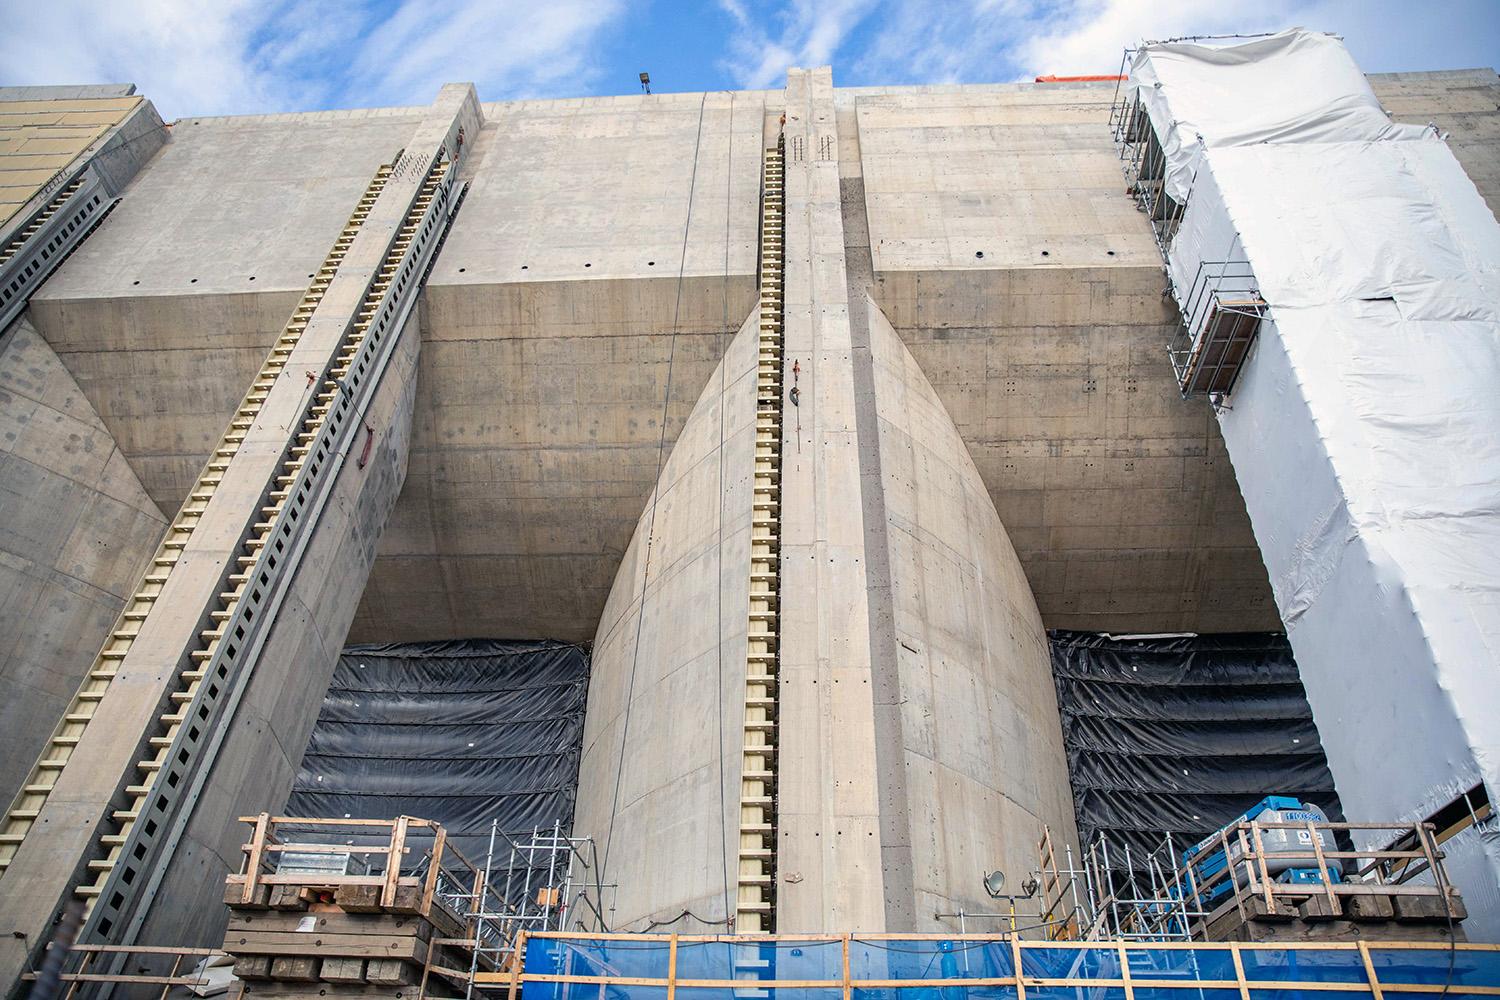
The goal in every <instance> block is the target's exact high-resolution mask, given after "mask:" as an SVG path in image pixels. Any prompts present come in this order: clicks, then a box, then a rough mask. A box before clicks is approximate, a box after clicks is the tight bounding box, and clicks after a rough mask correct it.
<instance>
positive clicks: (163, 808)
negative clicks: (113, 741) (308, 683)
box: [75, 158, 456, 943]
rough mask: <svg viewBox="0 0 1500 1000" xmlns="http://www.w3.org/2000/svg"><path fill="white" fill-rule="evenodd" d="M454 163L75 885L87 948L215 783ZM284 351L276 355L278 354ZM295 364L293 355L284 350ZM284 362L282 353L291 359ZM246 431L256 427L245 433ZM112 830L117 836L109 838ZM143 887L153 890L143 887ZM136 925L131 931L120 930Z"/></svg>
mask: <svg viewBox="0 0 1500 1000" xmlns="http://www.w3.org/2000/svg"><path fill="white" fill-rule="evenodd" d="M449 166H450V164H449V163H448V162H447V161H446V160H443V159H441V158H435V159H434V160H433V161H432V162H431V164H430V166H428V168H427V170H426V173H425V174H424V176H423V180H422V182H421V184H420V186H419V187H418V189H417V191H416V192H415V194H414V196H413V198H412V201H411V203H410V205H409V207H408V209H407V211H406V214H405V218H404V219H403V221H402V224H401V226H400V228H399V230H398V231H397V232H396V233H395V236H394V238H393V239H392V241H391V243H390V244H389V245H388V247H387V249H386V251H385V255H384V258H383V259H382V261H381V263H380V265H379V268H378V269H377V271H376V273H375V275H374V277H373V279H372V280H371V281H370V284H369V285H368V286H367V287H366V290H365V293H364V296H363V298H362V300H361V302H360V304H359V306H358V307H357V309H356V310H355V314H354V316H353V317H352V319H351V321H350V323H349V325H348V327H347V328H346V329H345V331H344V334H343V338H342V340H341V341H340V343H339V344H338V347H337V348H336V353H335V354H334V355H333V356H332V357H331V359H330V360H329V362H328V363H327V366H326V367H325V368H324V370H323V371H322V372H321V373H320V374H318V375H317V376H315V381H316V384H317V392H316V394H315V395H313V396H312V398H311V399H310V400H309V401H308V402H307V403H306V405H305V409H304V411H303V414H302V418H301V422H300V425H299V426H298V427H297V428H296V432H295V434H294V435H293V436H292V437H291V439H290V440H289V442H288V444H287V447H286V450H285V452H284V453H283V455H282V459H281V465H280V467H279V469H278V470H277V473H278V474H277V475H276V476H275V477H274V481H273V482H271V483H270V484H268V488H267V490H266V492H265V494H264V495H263V496H264V499H263V501H262V503H263V506H261V508H260V514H261V519H260V520H259V521H257V522H255V523H254V524H253V525H252V526H251V527H250V529H249V531H248V534H247V537H246V538H245V540H244V541H243V543H242V544H241V547H240V550H239V551H240V555H239V556H238V557H237V559H236V561H235V563H234V566H233V567H232V568H231V572H230V574H229V576H228V577H227V582H226V585H225V589H224V590H223V592H221V593H220V594H219V595H218V597H217V601H216V603H217V607H215V608H214V609H213V610H212V612H211V615H210V617H211V621H212V625H211V627H210V628H208V629H205V630H204V631H203V632H201V633H200V635H199V639H198V642H197V644H196V648H193V649H192V650H191V653H190V664H189V666H188V669H186V670H184V671H182V672H181V674H180V675H179V684H178V685H177V688H176V690H173V691H172V692H171V694H170V698H169V703H168V705H167V709H166V711H165V712H164V714H162V716H161V717H160V718H159V719H158V721H157V724H156V729H155V732H154V734H153V735H152V736H151V737H150V739H149V740H148V743H147V747H148V752H149V753H151V754H152V756H151V757H149V758H148V759H145V760H141V761H140V762H138V763H137V764H136V768H137V770H138V771H139V772H140V775H141V780H140V782H139V783H138V784H135V785H131V786H129V787H127V788H126V789H125V798H126V802H125V804H124V807H123V808H121V809H116V810H113V811H112V812H111V814H110V822H108V823H106V824H105V830H106V831H108V832H103V833H102V835H101V836H100V838H99V842H98V846H97V849H96V853H95V858H94V859H92V860H90V861H89V863H88V868H89V873H90V875H91V877H92V878H91V880H89V881H86V882H85V883H84V884H81V885H79V886H78V887H77V888H76V890H75V891H76V893H77V895H78V896H79V897H81V898H82V899H83V901H84V903H85V906H86V908H87V909H86V913H87V914H88V916H89V920H88V922H87V923H86V924H85V927H84V936H85V938H86V939H88V940H96V939H97V940H101V941H102V940H110V941H114V940H120V939H121V938H124V939H125V943H132V942H131V941H130V940H129V939H130V938H131V937H132V936H133V934H134V931H135V929H136V927H138V926H139V922H140V920H141V919H143V915H144V910H143V909H136V907H137V900H144V905H146V906H149V902H150V896H151V894H152V893H154V889H155V880H156V879H158V878H159V877H160V875H161V871H162V868H161V865H162V864H163V862H162V861H161V860H160V858H162V857H165V856H170V853H171V850H172V846H173V844H174V843H175V838H176V837H177V836H179V835H180V833H181V830H182V827H183V825H185V823H186V820H187V817H188V816H189V815H190V810H191V804H192V800H193V798H195V797H196V794H197V790H198V788H199V787H200V786H201V783H202V781H203V780H204V779H205V778H206V776H207V774H208V769H209V768H210V767H211V758H212V755H213V754H214V753H215V752H216V751H217V746H218V741H219V740H220V739H221V738H222V736H223V731H224V728H225V727H226V725H227V721H228V718H230V717H232V713H233V710H234V706H235V703H237V701H238V698H239V693H240V692H241V691H242V690H243V688H244V685H245V683H246V681H247V680H248V677H249V674H250V672H251V671H252V670H253V668H254V663H255V658H256V657H257V656H258V655H259V648H260V644H261V643H262V642H264V640H265V638H266V635H267V632H268V630H269V628H270V625H269V624H268V623H269V622H272V621H274V619H275V612H276V608H277V606H278V605H279V603H280V599H281V597H282V595H284V594H285V591H286V588H287V587H288V586H290V582H291V578H292V576H293V574H294V573H295V567H296V565H297V563H298V561H299V560H300V556H301V551H302V548H303V547H304V546H305V544H306V542H307V540H308V538H309V537H310V536H311V534H312V531H313V529H314V528H315V527H316V524H317V518H318V513H319V511H320V509H321V505H322V503H323V501H324V500H326V498H327V495H328V493H329V492H330V491H331V490H332V487H333V481H334V478H335V476H336V475H337V470H338V468H340V467H341V465H342V459H341V457H340V456H342V455H344V454H346V453H347V449H348V448H349V447H351V446H352V445H351V442H352V441H353V439H354V434H355V431H356V429H357V427H358V423H359V420H358V418H357V416H356V414H357V412H358V411H359V409H360V407H361V406H362V405H363V404H364V403H365V402H367V401H368V398H369V397H370V396H372V395H373V393H374V391H375V388H376V387H377V386H378V384H379V381H380V376H381V374H382V373H383V371H384V367H385V362H386V360H387V359H388V358H389V356H390V352H391V350H392V349H393V347H394V344H395V341H396V339H397V338H398V337H399V336H400V333H401V324H402V322H403V321H404V319H405V318H406V316H407V315H408V314H409V312H410V309H411V308H412V306H413V305H414V304H415V300H416V296H417V294H418V291H419V289H420V286H421V282H422V277H423V274H424V272H425V268H426V265H427V263H428V261H429V260H430V259H431V256H432V254H433V252H434V250H435V247H436V245H437V243H438V242H439V240H440V238H441V235H442V232H443V231H444V229H445V227H446V220H447V218H448V216H449V215H450V213H451V210H452V207H453V206H454V205H456V199H455V197H454V191H453V188H454V183H453V179H452V177H451V176H450V171H449ZM277 350H282V348H279V347H278V348H275V349H273V354H274V353H275V352H276V351H277ZM285 351H286V355H290V353H291V348H290V347H286V348H285ZM284 356H285V355H284ZM247 427H248V424H247ZM148 807H149V808H148ZM111 828H112V829H111ZM142 883H145V885H144V886H143V884H142ZM127 918H129V919H131V920H132V921H133V923H132V924H131V926H130V927H129V928H122V927H121V924H122V923H123V922H125V921H126V920H127Z"/></svg>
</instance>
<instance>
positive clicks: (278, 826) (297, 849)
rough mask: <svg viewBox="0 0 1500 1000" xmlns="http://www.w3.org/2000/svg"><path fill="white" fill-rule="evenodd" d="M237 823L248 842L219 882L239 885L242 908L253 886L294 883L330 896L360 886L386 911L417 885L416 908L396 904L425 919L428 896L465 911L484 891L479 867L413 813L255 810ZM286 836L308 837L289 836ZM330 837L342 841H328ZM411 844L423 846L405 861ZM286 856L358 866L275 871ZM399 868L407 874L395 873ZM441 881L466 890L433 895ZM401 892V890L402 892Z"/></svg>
mask: <svg viewBox="0 0 1500 1000" xmlns="http://www.w3.org/2000/svg"><path fill="white" fill-rule="evenodd" d="M240 822H242V823H248V824H250V825H251V827H252V830H251V834H250V840H249V841H248V842H247V843H245V844H243V845H241V847H240V850H241V852H242V853H243V854H244V859H243V861H242V863H241V866H240V870H239V872H238V873H236V874H232V875H230V876H228V878H227V879H226V880H225V881H226V883H227V884H228V885H230V886H239V887H240V896H239V903H240V904H241V905H250V904H253V903H255V902H256V901H257V900H256V895H257V893H258V891H259V890H260V888H261V887H266V886H277V885H284V886H295V887H297V888H299V889H308V890H311V891H314V892H329V893H332V892H337V891H338V890H339V889H340V888H342V887H346V886H365V887H369V888H373V889H378V890H379V895H378V897H377V898H376V899H374V900H372V901H371V902H372V903H373V904H375V905H378V906H380V907H382V908H386V909H390V908H394V907H396V906H397V902H398V901H397V897H398V895H400V896H402V897H403V899H402V902H403V903H404V904H409V903H410V900H411V893H412V892H414V891H416V890H420V892H419V894H418V895H417V898H416V903H415V906H414V907H412V906H410V905H404V906H403V909H413V911H414V912H416V913H418V914H419V915H421V916H424V917H425V916H427V915H429V914H430V913H431V912H432V904H433V900H434V899H435V898H436V899H439V900H440V901H443V900H442V897H443V896H449V897H450V899H449V901H447V905H448V906H449V908H450V909H452V908H453V902H455V901H458V900H464V901H467V902H468V904H469V908H470V910H471V911H474V910H477V908H478V902H479V900H480V899H481V898H482V894H483V893H484V892H485V889H486V886H485V872H484V868H483V867H481V866H479V865H476V864H475V863H474V862H472V861H470V860H469V859H468V858H466V857H464V856H463V854H462V853H460V852H459V850H458V849H457V848H456V847H454V846H453V845H451V844H449V843H448V834H447V831H445V830H444V829H443V827H442V826H441V825H440V824H438V823H436V822H433V821H432V820H426V819H417V818H416V817H414V816H399V817H397V818H396V819H394V820H382V819H321V818H309V817H300V816H272V815H270V814H268V813H261V814H260V815H259V816H241V817H240ZM292 836H302V837H304V838H308V839H304V840H293V839H290V838H291V837H292ZM336 837H342V838H344V839H345V841H346V842H345V843H334V842H333V840H334V838H336ZM356 841H357V842H356ZM413 842H416V843H418V844H422V842H425V845H423V846H422V847H419V850H420V851H421V855H420V856H419V857H418V858H417V859H415V860H414V861H413V862H412V863H408V859H407V856H408V855H409V854H411V853H412V845H413ZM288 854H302V855H317V856H327V857H329V859H330V860H333V859H335V858H339V857H343V858H350V859H358V860H359V867H361V868H362V869H364V870H363V871H360V872H349V871H347V870H346V871H344V872H341V873H340V872H333V871H311V870H307V869H299V870H296V871H282V870H281V869H282V868H283V865H282V864H281V861H282V860H283V859H285V857H286V856H287V855H288ZM403 871H407V872H409V874H402V873H403ZM418 872H420V874H417V873H418ZM440 879H441V880H442V881H443V882H445V883H448V884H451V885H454V886H462V887H464V889H465V890H467V891H466V892H464V893H461V894H459V893H451V894H450V893H443V894H441V895H439V893H438V887H439V880H440ZM403 889H405V890H407V892H405V893H403V892H401V890H403ZM454 915H455V916H459V917H462V916H464V915H465V913H464V912H463V911H461V910H455V914H454Z"/></svg>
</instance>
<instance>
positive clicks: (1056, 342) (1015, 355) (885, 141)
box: [844, 84, 1279, 631]
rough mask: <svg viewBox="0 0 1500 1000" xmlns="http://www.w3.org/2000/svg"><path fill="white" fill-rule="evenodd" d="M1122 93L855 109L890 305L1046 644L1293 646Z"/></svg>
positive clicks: (1011, 95)
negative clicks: (1032, 602) (1184, 338)
mask: <svg viewBox="0 0 1500 1000" xmlns="http://www.w3.org/2000/svg"><path fill="white" fill-rule="evenodd" d="M1112 88H1113V85H1112V84H1105V85H1055V84H1047V85H1020V86H1014V87H1010V88H1007V89H1005V90H1003V91H998V92H997V91H986V90H978V91H971V90H970V89H969V88H948V89H946V90H941V89H939V90H937V91H935V92H931V93H926V92H916V93H906V92H900V93H891V94H883V95H879V94H877V95H868V96H867V95H864V94H862V93H860V92H856V93H855V95H853V96H851V97H849V98H846V99H845V100H844V105H845V106H846V107H847V108H848V110H847V111H846V115H847V116H848V117H849V118H852V119H853V122H852V124H853V126H854V129H857V132H856V136H857V138H855V139H854V140H847V139H846V142H850V141H854V142H857V145H858V150H859V160H858V162H859V164H860V165H861V167H862V168H863V181H864V196H865V204H866V209H867V211H868V215H869V225H870V239H871V246H872V248H873V257H874V269H875V275H876V279H877V280H876V284H875V297H876V300H877V301H878V302H879V304H880V306H881V308H882V309H883V310H884V311H885V314H886V315H887V316H888V317H889V318H890V320H891V323H892V324H893V325H894V326H895V327H896V329H897V330H898V331H899V332H900V333H901V336H902V339H903V340H905V341H906V343H907V346H908V347H909V348H910V349H911V351H912V353H913V355H914V356H915V357H916V358H917V360H918V362H919V363H920V364H921V366H922V369H923V371H925V372H926V373H927V376H928V378H929V379H931V380H932V383H933V385H934V386H935V387H936V389H937V391H938V394H939V396H940V397H941V398H942V400H943V403H944V405H945V406H946V407H947V409H948V412H949V413H950V414H951V415H952V417H953V420H954V423H955V424H956V425H957V427H958V431H959V433H960V434H961V435H962V436H963V438H964V441H965V442H966V443H967V444H968V447H969V451H970V454H971V455H972V456H973V457H974V461H975V463H976V464H977V466H978V468H979V471H980V475H981V476H982V477H983V478H984V482H985V484H986V486H987V487H988V488H989V490H990V495H991V496H992V497H993V498H994V501H995V505H996V507H997V508H999V511H1000V517H1001V520H1003V521H1004V522H1005V526H1006V529H1007V530H1008V531H1009V532H1010V536H1011V539H1012V540H1013V541H1014V543H1015V546H1016V549H1017V551H1018V552H1019V553H1020V556H1021V561H1022V563H1023V565H1025V567H1026V571H1027V576H1028V577H1029V579H1030V580H1031V585H1032V588H1033V590H1034V591H1035V593H1036V597H1037V603H1038V604H1039V605H1040V606H1041V609H1042V616H1043V618H1044V619H1045V620H1046V621H1047V623H1048V625H1050V626H1055V627H1062V628H1082V629H1099V630H1114V631H1158V630H1192V631H1223V630H1232V629H1261V628H1277V627H1279V620H1278V618H1277V616H1276V609H1275V606H1274V604H1273V602H1272V600H1271V595H1270V588H1269V586H1268V584H1267V582H1266V576H1265V569H1264V567H1263V566H1262V564H1261V562H1260V555H1259V552H1258V550H1257V549H1256V547H1255V541H1254V538H1253V536H1252V535H1251V532H1250V526H1249V521H1248V519H1247V518H1246V516H1245V512H1244V503H1243V501H1242V500H1241V499H1240V496H1239V491H1238V488H1237V487H1236V485H1235V481H1234V475H1233V470H1232V469H1231V468H1230V465H1229V461H1228V459H1227V457H1226V456H1225V454H1224V446H1223V441H1222V439H1221V438H1220V436H1219V431H1218V428H1217V426H1216V425H1215V424H1214V421H1213V415H1212V412H1211V411H1210V410H1209V408H1208V406H1207V405H1205V404H1204V403H1203V402H1202V401H1201V400H1195V401H1190V402H1188V401H1183V400H1182V399H1180V398H1179V396H1178V393H1177V389H1176V384H1175V382H1174V380H1173V378H1172V373H1171V370H1170V368H1169V367H1168V365H1167V363H1166V345H1167V344H1168V343H1169V342H1170V339H1171V335H1172V331H1173V329H1174V328H1175V324H1176V322H1177V317H1176V312H1175V310H1174V309H1173V307H1172V304H1171V302H1170V300H1167V299H1164V298H1163V297H1162V291H1163V287H1164V286H1163V279H1162V274H1161V260H1160V257H1159V255H1158V254H1157V251H1156V247H1155V245H1154V244H1153V243H1152V242H1151V238H1150V231H1149V228H1148V226H1147V224H1146V221H1145V219H1144V218H1143V217H1142V216H1141V215H1140V214H1139V213H1137V212H1136V211H1135V208H1134V206H1133V204H1132V203H1131V202H1130V200H1129V199H1128V198H1126V197H1124V196H1123V193H1122V185H1123V181H1122V179H1121V174H1120V166H1119V160H1118V157H1117V156H1116V154H1115V151H1114V149H1113V147H1112V145H1111V143H1110V137H1109V132H1108V127H1107V119H1108V107H1109V101H1110V97H1111V95H1112V93H1113V89H1112Z"/></svg>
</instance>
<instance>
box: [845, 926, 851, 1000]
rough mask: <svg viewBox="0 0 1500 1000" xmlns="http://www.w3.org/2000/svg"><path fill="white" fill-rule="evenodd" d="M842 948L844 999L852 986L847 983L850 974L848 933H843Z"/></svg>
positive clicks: (846, 998)
mask: <svg viewBox="0 0 1500 1000" xmlns="http://www.w3.org/2000/svg"><path fill="white" fill-rule="evenodd" d="M843 950H844V1000H849V996H850V994H851V993H852V992H853V987H852V986H850V985H849V979H850V976H849V935H847V934H845V935H844V943H843Z"/></svg>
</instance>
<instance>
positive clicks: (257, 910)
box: [224, 881, 470, 1000]
mask: <svg viewBox="0 0 1500 1000" xmlns="http://www.w3.org/2000/svg"><path fill="white" fill-rule="evenodd" d="M224 895H225V902H226V903H227V904H228V905H229V910H230V915H229V926H228V929H227V930H226V931H225V934H224V951H225V952H227V953H228V954H230V955H231V956H233V957H234V960H235V961H234V973H235V975H236V976H237V977H239V978H240V979H241V980H242V981H244V983H245V993H246V995H250V996H258V997H267V998H270V997H277V998H300V997H308V998H321V1000H335V998H339V997H385V998H389V1000H411V998H414V997H416V996H417V994H418V987H419V985H422V982H423V979H424V976H423V970H424V969H425V968H426V967H427V966H428V965H429V964H431V965H433V966H437V967H439V968H441V969H444V970H446V969H462V970H468V968H469V964H470V958H469V953H468V951H467V950H465V949H461V948H459V947H458V946H457V942H458V940H459V939H461V938H462V937H463V927H462V925H461V924H460V923H459V921H458V920H457V919H456V918H454V917H453V916H452V915H451V914H450V913H448V912H447V910H446V909H445V908H443V907H442V906H440V905H429V906H427V907H426V909H427V912H426V913H425V914H424V913H423V912H422V911H423V902H424V900H423V891H422V887H421V886H419V885H401V886H398V887H397V888H396V891H395V894H394V896H395V898H394V901H393V902H391V903H390V904H389V905H382V887H380V886H374V885H340V886H336V887H329V888H326V889H318V888H309V887H307V886H299V885H257V886H255V887H254V888H253V890H252V892H251V893H250V896H251V899H250V900H249V901H248V902H247V901H246V900H245V898H244V897H245V895H246V893H245V891H244V886H243V884H240V883H236V882H233V881H231V882H230V883H229V884H228V885H227V886H226V888H225V893H224ZM427 980H428V981H427V982H426V984H425V986H424V987H423V990H422V992H423V993H424V994H425V995H426V996H435V997H444V996H461V995H462V994H463V991H462V989H460V988H458V986H457V985H456V984H455V983H454V982H453V981H452V979H451V978H445V977H444V976H441V975H440V976H431V977H427Z"/></svg>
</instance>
